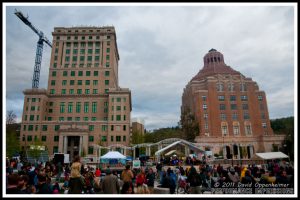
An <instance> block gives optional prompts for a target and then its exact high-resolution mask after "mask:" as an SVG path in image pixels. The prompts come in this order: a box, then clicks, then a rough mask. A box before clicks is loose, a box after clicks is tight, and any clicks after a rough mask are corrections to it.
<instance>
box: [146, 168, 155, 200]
mask: <svg viewBox="0 0 300 200" xmlns="http://www.w3.org/2000/svg"><path fill="white" fill-rule="evenodd" d="M146 179H147V185H148V189H149V191H150V194H153V190H154V180H155V174H154V173H153V169H152V168H151V167H150V168H149V171H148V173H147V175H146Z"/></svg>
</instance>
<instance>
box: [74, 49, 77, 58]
mask: <svg viewBox="0 0 300 200" xmlns="http://www.w3.org/2000/svg"><path fill="white" fill-rule="evenodd" d="M76 54H78V49H73V55H76ZM76 59H77V58H76Z"/></svg>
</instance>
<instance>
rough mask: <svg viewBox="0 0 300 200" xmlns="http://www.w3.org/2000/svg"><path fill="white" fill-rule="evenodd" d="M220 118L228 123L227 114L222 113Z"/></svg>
mask: <svg viewBox="0 0 300 200" xmlns="http://www.w3.org/2000/svg"><path fill="white" fill-rule="evenodd" d="M220 118H221V120H222V121H226V114H225V113H221V114H220Z"/></svg>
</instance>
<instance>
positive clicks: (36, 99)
mask: <svg viewBox="0 0 300 200" xmlns="http://www.w3.org/2000/svg"><path fill="white" fill-rule="evenodd" d="M29 101H30V98H27V102H29ZM37 101H38V102H41V98H31V102H37Z"/></svg>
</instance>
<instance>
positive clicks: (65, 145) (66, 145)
mask: <svg viewBox="0 0 300 200" xmlns="http://www.w3.org/2000/svg"><path fill="white" fill-rule="evenodd" d="M67 150H68V136H64V151H63V152H64V153H67V152H68V151H67Z"/></svg>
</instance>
